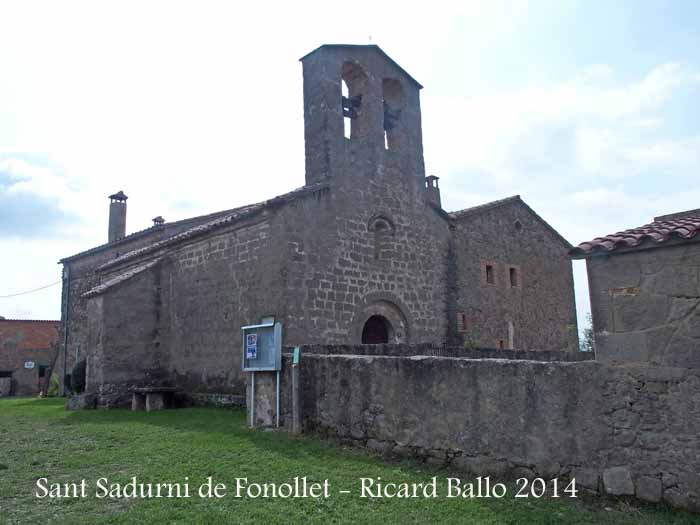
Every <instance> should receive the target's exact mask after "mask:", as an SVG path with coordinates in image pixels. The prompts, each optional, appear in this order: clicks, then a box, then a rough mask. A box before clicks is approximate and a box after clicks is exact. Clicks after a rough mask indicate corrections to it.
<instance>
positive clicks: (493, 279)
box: [486, 264, 496, 284]
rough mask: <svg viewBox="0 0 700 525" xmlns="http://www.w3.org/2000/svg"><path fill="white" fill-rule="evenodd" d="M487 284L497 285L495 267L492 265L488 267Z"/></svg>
mask: <svg viewBox="0 0 700 525" xmlns="http://www.w3.org/2000/svg"><path fill="white" fill-rule="evenodd" d="M486 283H487V284H496V277H495V275H494V273H493V266H492V265H490V264H487V265H486Z"/></svg>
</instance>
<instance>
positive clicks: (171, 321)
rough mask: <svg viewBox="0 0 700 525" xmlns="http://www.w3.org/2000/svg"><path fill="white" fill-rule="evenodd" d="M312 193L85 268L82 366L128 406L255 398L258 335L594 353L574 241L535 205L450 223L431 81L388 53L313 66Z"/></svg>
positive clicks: (124, 245) (72, 273)
mask: <svg viewBox="0 0 700 525" xmlns="http://www.w3.org/2000/svg"><path fill="white" fill-rule="evenodd" d="M301 62H302V65H303V75H304V134H305V146H306V174H305V185H304V186H303V187H301V188H299V189H297V190H295V191H292V192H290V193H287V194H285V195H282V196H279V197H275V198H273V199H270V200H268V201H265V202H261V203H257V204H253V205H249V206H243V207H240V208H235V209H231V210H226V211H222V212H218V213H215V214H211V215H207V216H203V217H196V218H192V219H187V220H184V221H177V222H172V223H168V222H165V221H163V219H162V218H161V217H157V218H156V219H154V224H153V226H152V227H151V228H148V229H145V230H142V231H140V232H137V233H133V234H131V235H126V230H125V225H126V202H127V196H126V195H125V194H124V193H123V192H119V193H116V194H114V195H112V196H111V197H110V200H111V202H110V222H109V237H108V239H109V242H108V243H107V244H105V245H102V246H98V247H96V248H93V249H90V250H88V251H86V252H83V253H80V254H77V255H74V256H72V257H67V258H65V259H63V260H62V261H61V262H62V263H63V265H64V280H63V312H64V313H63V329H64V334H63V335H64V337H65V340H66V341H67V344H66V345H65V347H64V351H65V352H66V359H67V362H68V364H69V365H68V366H70V365H71V363H72V361H73V360H74V359H75V355H76V354H77V353H78V352H79V353H80V355H85V356H87V389H88V391H91V392H94V393H96V394H98V398H99V402H100V403H101V404H103V405H113V404H121V403H123V402H125V401H126V400H127V399H128V392H129V389H131V388H132V387H134V386H142V385H153V384H168V385H173V386H177V387H179V388H181V389H182V390H184V391H185V392H189V393H200V394H217V393H230V394H235V393H242V392H243V391H244V389H245V378H244V376H243V374H242V373H241V370H240V369H241V362H240V358H241V353H242V349H241V326H244V325H249V324H255V323H257V322H259V321H260V320H261V319H262V318H263V317H274V318H275V319H276V320H278V321H280V322H281V323H282V324H283V326H284V344H285V345H295V344H301V343H306V344H321V343H326V344H330V343H333V344H361V343H366V344H367V343H383V342H392V343H434V344H443V343H449V344H452V345H454V344H461V345H465V346H485V347H491V348H503V349H505V348H509V349H512V348H515V349H517V350H560V351H561V350H568V351H574V350H575V349H576V348H577V335H576V334H577V330H576V317H575V308H574V298H573V278H572V271H571V263H570V260H569V256H568V252H569V250H570V249H571V245H569V243H568V242H567V241H566V240H565V239H563V238H562V237H561V236H560V235H559V234H558V233H557V232H556V231H555V230H554V229H553V228H552V227H551V226H549V225H548V224H547V223H546V222H545V221H544V220H543V219H542V218H541V217H539V216H538V215H537V214H536V213H535V212H534V211H533V210H532V209H530V207H529V206H527V205H526V204H525V203H524V202H523V201H522V200H521V199H520V197H518V196H515V197H510V198H507V199H504V200H501V201H497V202H493V203H489V204H487V205H483V206H478V207H474V208H469V209H466V210H462V211H459V212H455V213H448V212H446V211H444V210H443V209H442V207H441V198H440V188H439V187H438V178H437V177H434V176H429V177H426V176H425V168H424V162H423V149H422V130H421V111H420V99H419V93H420V89H421V88H422V86H421V85H420V84H419V83H418V82H417V81H416V80H415V79H414V78H412V77H411V76H410V75H409V74H408V73H406V71H404V70H403V69H402V68H401V67H400V66H399V65H398V64H396V63H395V62H394V61H393V60H392V59H391V58H389V57H388V56H387V55H386V54H385V53H384V52H383V51H382V50H381V49H380V48H379V47H377V46H374V45H369V46H354V45H326V46H322V47H320V48H318V49H316V50H315V51H313V52H312V53H309V54H308V55H306V56H305V57H303V58H302V59H301Z"/></svg>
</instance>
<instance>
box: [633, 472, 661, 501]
mask: <svg viewBox="0 0 700 525" xmlns="http://www.w3.org/2000/svg"><path fill="white" fill-rule="evenodd" d="M635 492H636V494H637V497H638V498H639V499H641V500H644V501H652V502H657V501H661V496H662V494H663V487H662V485H661V480H660V479H658V478H652V477H649V476H643V477H641V478H639V479H638V480H637V486H636V490H635Z"/></svg>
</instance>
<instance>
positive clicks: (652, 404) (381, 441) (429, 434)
mask: <svg viewBox="0 0 700 525" xmlns="http://www.w3.org/2000/svg"><path fill="white" fill-rule="evenodd" d="M290 361H291V359H290V356H289V355H286V356H285V358H284V363H283V367H284V369H283V374H282V391H281V405H282V409H281V419H282V424H283V425H289V424H290V413H291V401H290V395H291V379H290V369H291V366H290V364H291V363H290ZM268 375H269V376H270V377H269V378H265V377H264V376H265V374H257V375H256V398H257V403H256V420H257V421H256V423H257V424H261V423H267V424H271V423H272V421H273V414H274V390H273V385H274V381H272V377H273V376H272V374H268ZM258 376H261V377H260V378H259V379H258ZM266 379H267V380H266ZM301 383H302V412H303V423H304V428H305V429H306V430H307V431H308V430H314V431H320V432H322V433H327V434H330V435H333V436H337V437H339V438H342V439H348V440H352V441H355V442H358V443H359V444H361V445H365V446H368V447H370V448H373V449H376V450H380V451H384V452H392V453H394V454H398V455H406V456H414V457H418V458H423V459H425V460H426V461H429V462H431V463H438V464H447V463H449V464H451V465H454V466H455V467H458V468H463V469H466V470H469V471H472V472H474V473H477V474H493V475H501V476H530V477H534V476H543V477H553V476H558V477H560V478H570V477H574V478H575V479H576V481H577V483H578V485H579V487H584V488H588V489H590V490H593V491H604V492H607V493H610V494H615V495H635V496H636V497H638V498H641V499H643V500H648V501H660V500H663V501H667V502H669V503H671V504H672V505H675V506H679V507H683V508H687V509H691V510H695V511H700V499H699V498H700V474H699V473H700V455H699V451H700V373H699V372H698V371H697V370H692V369H680V368H662V367H657V368H651V367H643V366H609V365H605V364H601V363H597V362H592V361H591V362H577V363H576V362H574V363H562V362H550V363H547V362H535V361H506V360H486V359H455V358H437V357H424V356H414V357H389V356H381V357H380V356H350V355H318V354H302V359H301Z"/></svg>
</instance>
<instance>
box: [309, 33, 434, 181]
mask: <svg viewBox="0 0 700 525" xmlns="http://www.w3.org/2000/svg"><path fill="white" fill-rule="evenodd" d="M301 63H302V65H303V72H304V142H305V153H306V184H313V183H315V182H320V181H323V180H328V179H331V180H332V179H337V178H341V177H342V178H348V177H358V179H357V180H356V181H355V183H356V184H362V182H363V181H362V180H361V179H359V178H360V177H363V176H364V177H371V178H376V177H382V176H384V175H385V174H389V176H400V178H401V182H407V183H408V184H409V185H411V186H414V185H415V186H416V191H419V190H422V188H423V186H424V184H425V183H424V179H425V167H424V163H423V139H422V132H421V111H420V96H419V94H420V90H421V89H422V87H423V86H421V85H420V84H419V83H418V82H417V81H416V80H415V79H414V78H413V77H411V76H410V75H409V74H408V73H407V72H406V71H404V69H403V68H401V66H399V65H398V64H397V63H396V62H394V61H393V60H392V59H391V58H390V57H389V56H388V55H387V54H386V53H384V51H382V50H381V49H380V48H379V46H376V45H323V46H321V47H319V48H318V49H316V50H314V51H312V52H311V53H309V54H308V55H306V56H304V57H303V58H301Z"/></svg>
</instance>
